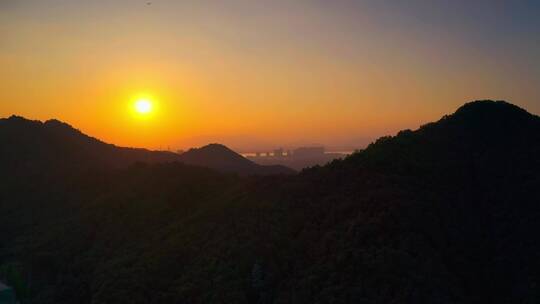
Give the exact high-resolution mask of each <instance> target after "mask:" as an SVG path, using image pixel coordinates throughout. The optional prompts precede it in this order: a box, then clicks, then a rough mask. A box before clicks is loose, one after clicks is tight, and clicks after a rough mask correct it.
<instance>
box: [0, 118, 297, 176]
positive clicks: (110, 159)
mask: <svg viewBox="0 0 540 304" xmlns="http://www.w3.org/2000/svg"><path fill="white" fill-rule="evenodd" d="M215 146H216V145H209V146H206V147H203V148H200V149H193V150H190V151H189V153H185V154H184V155H178V154H176V153H172V152H167V151H149V150H146V149H135V148H122V147H117V146H114V145H111V144H106V143H104V142H102V141H99V140H97V139H95V138H93V137H89V136H87V135H85V134H83V133H81V132H80V131H79V130H76V129H74V128H73V127H71V126H70V125H68V124H65V123H63V122H60V121H58V120H49V121H46V122H44V123H42V122H40V121H30V120H26V119H24V118H22V117H18V116H12V117H10V118H8V119H0V159H2V160H3V161H5V163H6V164H9V166H11V167H13V168H14V169H18V170H30V171H35V170H37V171H44V170H52V171H64V170H67V171H72V170H88V169H90V168H95V167H116V168H125V167H127V166H129V165H131V164H133V163H135V162H146V163H163V162H174V161H178V162H183V163H186V164H194V165H198V166H203V167H209V168H214V169H217V170H222V171H227V172H235V173H239V174H255V175H256V174H292V173H294V171H293V170H292V169H289V168H286V167H282V166H260V165H257V164H255V163H253V162H251V161H249V160H247V159H245V158H243V157H242V156H240V155H239V154H237V153H235V152H233V151H231V150H229V149H228V148H226V147H224V146H221V147H222V148H221V149H215V148H214V147H215Z"/></svg>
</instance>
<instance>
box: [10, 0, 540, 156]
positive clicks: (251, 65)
mask: <svg viewBox="0 0 540 304" xmlns="http://www.w3.org/2000/svg"><path fill="white" fill-rule="evenodd" d="M539 13H540V5H539V4H537V3H534V2H527V1H525V2H523V3H519V4H500V3H497V4H495V3H492V2H483V1H479V2H475V3H470V2H468V1H455V2H454V1H453V2H452V3H447V1H434V2H431V3H430V4H429V5H427V4H426V3H425V2H422V1H417V0H413V1H411V2H407V4H405V3H402V2H398V1H388V2H384V3H382V2H381V1H363V2H354V1H352V2H351V1H332V2H318V1H314V2H303V1H297V2H290V1H280V0H278V1H272V2H262V1H242V0H231V1H225V2H223V3H222V2H219V3H215V2H212V1H204V0H203V1H182V2H179V1H172V0H163V1H153V2H152V5H147V4H146V2H145V1H140V2H139V1H127V0H118V1H115V2H113V3H111V2H110V1H101V0H98V1H77V0H70V1H68V0H47V1H38V0H29V1H25V2H24V3H21V2H18V1H9V0H8V1H4V2H1V3H0V36H1V37H2V45H1V46H0V67H1V68H2V71H3V73H2V75H1V76H0V88H1V90H0V117H7V116H10V115H12V114H17V115H21V116H24V117H27V118H31V119H40V120H47V119H51V118H56V119H59V120H62V121H65V122H67V123H70V124H72V125H73V126H75V127H77V128H79V129H81V130H82V131H83V132H85V133H87V134H89V135H92V136H95V137H98V138H100V139H102V140H104V141H106V142H110V143H114V144H117V145H121V146H136V147H146V148H159V147H160V146H161V147H163V146H171V147H173V148H187V147H190V146H198V145H201V144H204V143H208V142H211V141H218V142H221V143H224V144H226V145H228V146H231V147H233V148H237V149H239V150H244V151H245V150H250V148H251V149H252V150H253V149H255V148H257V147H265V148H266V147H273V146H274V147H275V146H288V145H289V146H290V145H301V144H310V143H321V144H325V145H327V146H334V147H344V146H350V147H353V146H354V145H355V144H356V145H357V146H361V145H363V144H365V142H366V141H367V139H372V138H376V137H379V136H383V135H388V134H394V133H395V132H397V131H398V130H401V129H404V128H417V127H418V126H419V125H421V124H423V123H426V122H428V121H433V120H436V119H438V118H440V117H441V116H442V115H444V114H447V113H450V112H453V111H454V110H455V109H456V108H457V107H459V106H460V105H461V104H463V103H465V102H468V101H471V100H476V99H503V100H507V101H509V102H512V103H515V104H517V105H519V106H521V107H523V108H525V109H527V110H528V111H530V112H532V113H539V112H540V89H539V88H538V83H540V45H539V44H538V43H537V40H538V39H537V37H538V36H540V21H539V18H537V16H538V15H539ZM516 16H519V18H516ZM145 95H146V96H145ZM141 98H146V99H148V100H149V101H150V104H151V108H152V111H150V112H148V113H147V114H144V115H143V114H141V113H140V112H136V111H134V102H135V100H136V99H141ZM137 113H139V114H137Z"/></svg>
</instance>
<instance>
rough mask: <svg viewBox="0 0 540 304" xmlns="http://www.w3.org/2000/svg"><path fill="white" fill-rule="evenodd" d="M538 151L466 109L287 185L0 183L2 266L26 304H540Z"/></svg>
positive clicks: (508, 115)
mask: <svg viewBox="0 0 540 304" xmlns="http://www.w3.org/2000/svg"><path fill="white" fill-rule="evenodd" d="M539 155H540V119H539V118H538V117H537V116H535V115H532V114H529V113H527V112H526V111H525V110H523V109H520V108H518V107H516V106H514V105H511V104H508V103H506V102H502V101H497V102H495V101H477V102H472V103H468V104H466V105H464V106H463V107H461V108H459V109H458V110H457V111H456V112H455V113H454V114H451V115H448V116H445V117H443V118H442V119H440V120H439V121H437V122H434V123H430V124H427V125H424V126H423V127H421V128H420V129H418V130H415V131H410V130H406V131H401V132H400V133H399V134H398V135H396V136H394V137H384V138H381V139H379V140H377V141H376V142H375V143H373V144H371V145H370V146H369V147H367V148H366V149H365V150H363V151H359V152H357V153H355V154H353V155H351V156H350V157H347V158H346V159H344V160H337V161H334V162H332V163H331V164H328V165H326V166H323V167H314V168H311V169H308V170H304V171H303V172H301V173H300V174H298V175H290V176H283V175H282V176H261V177H242V176H237V175H228V174H223V173H218V172H215V171H212V170H210V169H204V168H200V167H192V166H187V165H182V164H179V163H172V164H163V163H158V164H141V163H139V164H136V165H133V166H130V167H128V168H125V169H124V168H122V169H111V168H106V167H105V168H103V167H101V168H97V169H95V170H94V171H92V172H87V173H86V174H84V175H79V176H77V175H75V176H74V177H71V178H70V179H69V180H68V179H65V178H62V176H58V175H56V176H54V178H53V179H47V180H46V181H43V180H42V179H37V178H33V177H32V178H27V179H24V178H17V179H13V178H10V176H6V175H5V174H2V175H1V176H2V180H1V181H0V204H1V205H0V208H1V209H0V210H2V212H0V231H9V232H10V233H6V234H4V237H3V238H1V239H0V266H1V265H2V264H3V265H7V266H5V267H9V268H10V269H15V270H16V271H18V272H19V273H20V274H21V276H22V277H23V278H24V279H25V280H26V282H25V283H26V285H24V284H22V285H21V286H27V288H23V287H20V288H19V289H20V290H19V293H20V294H22V295H23V296H24V299H31V300H32V303H471V304H472V303H537V302H539V301H540V289H539V287H538V286H540V285H539V284H540V237H539V236H538V235H537V231H540V221H538V217H539V216H540V206H539V202H540V174H539V173H538V172H540V171H539V170H540V156H539ZM18 174H19V175H20V176H24V174H25V173H24V171H23V172H19V173H18ZM0 269H2V268H1V267H0ZM1 275H2V274H1V272H0V280H2V277H1ZM12 286H13V284H12ZM28 286H30V287H28Z"/></svg>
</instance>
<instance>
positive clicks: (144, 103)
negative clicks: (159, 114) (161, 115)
mask: <svg viewBox="0 0 540 304" xmlns="http://www.w3.org/2000/svg"><path fill="white" fill-rule="evenodd" d="M135 111H137V113H139V114H142V115H145V114H149V113H150V112H152V102H151V101H150V100H148V99H139V100H137V101H135Z"/></svg>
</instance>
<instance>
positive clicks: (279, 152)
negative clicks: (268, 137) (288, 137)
mask: <svg viewBox="0 0 540 304" xmlns="http://www.w3.org/2000/svg"><path fill="white" fill-rule="evenodd" d="M274 157H283V149H282V148H279V149H275V150H274Z"/></svg>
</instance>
